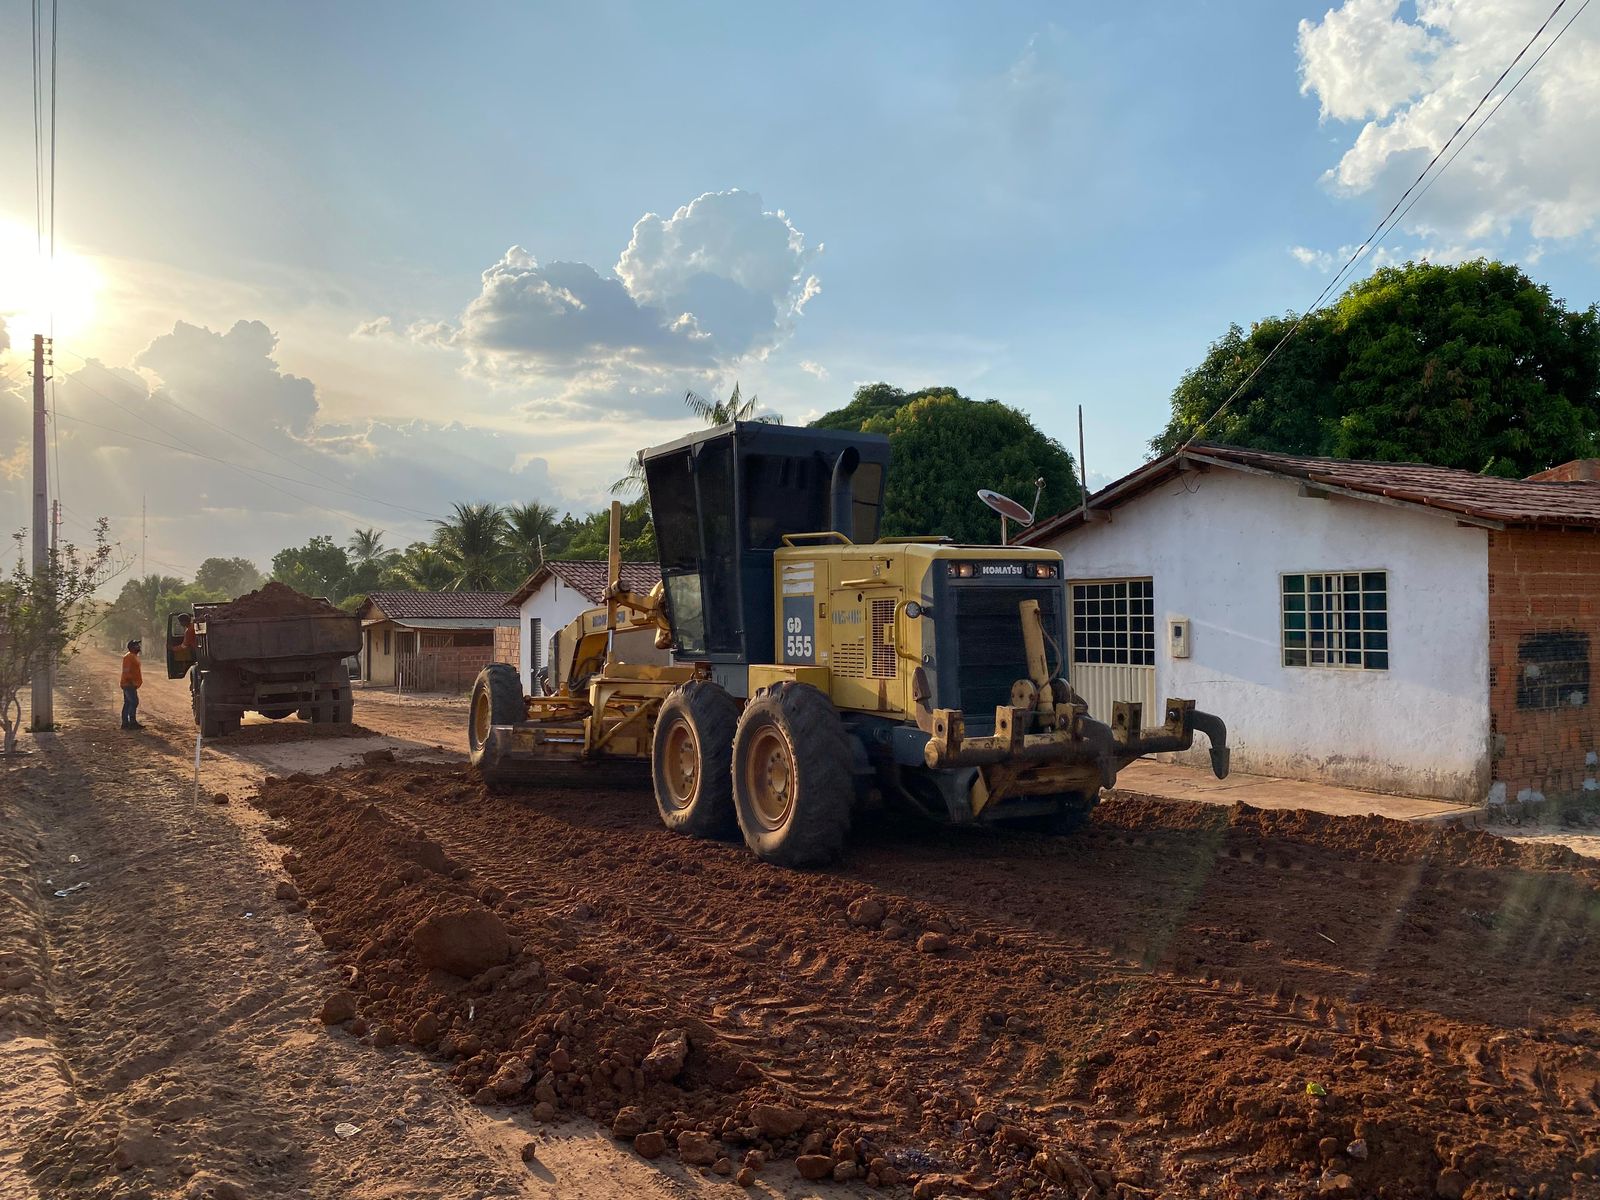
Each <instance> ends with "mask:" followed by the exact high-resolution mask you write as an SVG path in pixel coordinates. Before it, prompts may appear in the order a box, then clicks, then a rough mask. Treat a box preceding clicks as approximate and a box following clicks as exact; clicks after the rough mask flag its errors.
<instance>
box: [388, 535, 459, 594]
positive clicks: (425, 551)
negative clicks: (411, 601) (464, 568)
mask: <svg viewBox="0 0 1600 1200" xmlns="http://www.w3.org/2000/svg"><path fill="white" fill-rule="evenodd" d="M454 578H455V572H454V570H452V569H451V566H450V564H449V563H448V562H446V561H445V558H444V555H442V554H440V553H439V552H438V551H437V550H435V549H434V548H433V547H432V546H427V545H422V544H418V545H415V546H412V547H411V548H410V549H408V550H407V551H406V552H405V553H404V554H401V555H397V556H396V560H395V563H394V565H393V566H392V567H390V568H389V569H388V571H386V572H385V573H384V579H383V581H384V583H385V584H387V585H389V586H392V587H399V588H405V589H409V590H411V591H416V592H442V591H445V590H446V589H448V588H449V587H450V585H451V582H452V581H453V580H454Z"/></svg>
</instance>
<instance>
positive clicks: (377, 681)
mask: <svg viewBox="0 0 1600 1200" xmlns="http://www.w3.org/2000/svg"><path fill="white" fill-rule="evenodd" d="M509 599H510V593H508V592H371V593H369V594H368V595H367V597H366V599H364V600H363V601H362V602H361V607H360V608H359V609H358V610H357V612H358V614H359V615H360V617H361V651H362V653H361V662H362V668H363V678H365V680H366V681H367V682H368V683H370V684H373V685H377V686H384V687H394V688H398V689H399V690H400V691H407V692H439V691H445V692H458V691H465V690H466V689H467V688H470V687H471V686H472V681H473V680H474V679H476V678H477V677H478V672H479V671H481V670H482V669H483V668H484V667H485V666H486V665H487V664H489V663H490V662H493V661H494V660H495V637H496V632H497V631H508V632H510V633H512V634H515V632H516V627H517V613H516V610H515V609H514V608H511V607H510V606H508V604H507V603H506V602H507V600H509Z"/></svg>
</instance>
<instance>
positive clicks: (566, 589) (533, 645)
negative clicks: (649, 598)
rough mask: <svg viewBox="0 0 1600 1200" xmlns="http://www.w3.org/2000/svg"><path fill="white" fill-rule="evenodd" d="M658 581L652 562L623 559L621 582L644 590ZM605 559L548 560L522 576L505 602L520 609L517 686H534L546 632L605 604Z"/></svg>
mask: <svg viewBox="0 0 1600 1200" xmlns="http://www.w3.org/2000/svg"><path fill="white" fill-rule="evenodd" d="M660 582H661V568H660V566H658V565H657V564H656V563H638V562H625V563H623V564H622V584H623V586H624V587H625V588H627V589H628V590H629V591H630V592H638V593H640V594H644V593H646V592H648V591H649V590H650V589H651V588H653V587H655V585H656V584H658V583H660ZM605 594H606V564H605V562H604V561H600V560H594V559H577V560H574V561H571V562H547V563H545V564H544V566H542V567H540V568H539V569H538V570H537V571H535V572H534V573H533V574H532V575H530V576H528V578H527V579H526V580H524V581H523V584H522V586H521V587H519V588H518V589H517V590H516V591H515V592H513V593H512V594H511V599H510V600H509V601H508V603H509V604H510V605H511V606H512V607H513V608H515V609H516V610H517V612H518V614H519V626H518V630H519V633H518V647H519V648H518V660H519V666H520V670H521V673H522V690H523V691H524V692H525V693H531V692H532V691H533V677H534V675H536V674H537V673H538V671H539V668H540V667H542V666H543V665H544V656H545V653H546V647H547V645H548V643H549V641H550V636H551V635H552V634H553V633H555V632H556V631H557V630H559V629H562V628H564V627H565V626H566V625H567V624H569V623H570V622H572V621H573V620H575V619H577V618H578V617H579V616H581V615H582V614H583V613H584V612H586V611H588V610H589V609H591V608H594V607H595V606H596V605H599V604H604V603H605Z"/></svg>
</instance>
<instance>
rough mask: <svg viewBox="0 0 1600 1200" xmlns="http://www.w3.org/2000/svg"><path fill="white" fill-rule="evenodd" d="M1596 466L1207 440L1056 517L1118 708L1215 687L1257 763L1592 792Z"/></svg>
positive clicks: (1075, 637)
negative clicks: (1282, 449) (1324, 453)
mask: <svg viewBox="0 0 1600 1200" xmlns="http://www.w3.org/2000/svg"><path fill="white" fill-rule="evenodd" d="M1595 468H1596V464H1595V463H1594V462H1593V461H1588V460H1585V461H1583V462H1578V463H1568V464H1565V465H1563V466H1561V467H1557V468H1554V469H1552V470H1550V471H1547V472H1543V473H1541V474H1540V475H1538V476H1535V477H1534V478H1532V479H1526V480H1523V479H1501V478H1495V477H1491V476H1485V475H1477V474H1474V473H1472V472H1470V471H1459V470H1451V469H1449V468H1445V467H1435V466H1427V465H1421V464H1412V463H1388V462H1363V461H1350V460H1341V459H1325V458H1310V457H1302V456H1297V455H1287V454H1272V453H1266V452H1262V451H1256V450H1245V449H1239V448H1237V447H1232V446H1223V445H1217V444H1211V443H1202V442H1196V443H1192V444H1190V445H1189V446H1187V447H1185V448H1184V449H1183V450H1181V451H1179V452H1178V453H1175V454H1171V455H1168V456H1167V457H1165V458H1162V459H1159V460H1158V461H1156V462H1152V463H1149V464H1147V465H1146V466H1144V467H1141V468H1140V469H1139V470H1137V471H1134V472H1133V473H1132V474H1130V475H1127V476H1126V477H1124V478H1122V479H1119V480H1118V481H1116V482H1115V483H1113V484H1111V485H1110V486H1109V487H1106V488H1104V489H1102V490H1101V491H1099V492H1097V493H1095V494H1094V495H1093V496H1091V497H1089V499H1088V502H1087V503H1086V505H1084V506H1083V507H1080V508H1077V509H1073V510H1071V511H1070V512H1066V513H1062V514H1060V515H1058V516H1055V517H1052V518H1050V519H1048V520H1044V521H1040V522H1039V523H1038V524H1037V525H1035V526H1034V527H1033V528H1032V529H1030V530H1029V531H1028V532H1027V534H1026V535H1025V537H1024V539H1023V540H1025V541H1027V542H1029V543H1031V544H1034V545H1045V546H1051V547H1053V548H1055V549H1058V550H1059V551H1060V552H1061V554H1062V555H1063V557H1064V559H1065V564H1066V565H1065V574H1066V576H1067V582H1068V603H1069V605H1070V609H1071V614H1070V626H1069V627H1070V629H1071V637H1070V642H1071V644H1070V645H1069V646H1066V647H1063V648H1062V649H1063V651H1064V656H1065V658H1066V659H1067V665H1068V670H1069V673H1070V677H1071V679H1072V681H1073V684H1074V686H1075V687H1076V688H1077V690H1078V691H1079V692H1081V693H1082V694H1083V695H1084V697H1085V699H1087V700H1088V701H1089V703H1090V707H1091V710H1092V711H1093V712H1094V714H1095V715H1096V716H1098V717H1101V718H1102V719H1103V718H1105V717H1106V716H1107V715H1108V714H1109V711H1110V706H1111V704H1112V703H1113V702H1115V701H1117V700H1132V701H1139V702H1142V703H1143V704H1144V705H1145V711H1146V712H1147V713H1149V712H1155V713H1159V712H1160V709H1159V707H1157V705H1158V704H1159V702H1160V701H1161V700H1162V699H1163V698H1164V697H1166V696H1181V697H1185V698H1192V699H1194V700H1195V701H1196V702H1197V703H1198V704H1199V706H1200V707H1201V708H1204V709H1207V710H1209V711H1211V712H1215V713H1218V714H1220V715H1221V716H1222V717H1223V718H1224V719H1225V720H1226V721H1227V722H1228V727H1229V728H1228V733H1229V743H1230V744H1231V745H1232V746H1233V748H1234V749H1233V765H1234V767H1235V768H1236V769H1238V770H1241V771H1248V772H1253V773H1257V774H1265V775H1275V776H1281V777H1285V778H1293V779H1314V780H1321V781H1327V782H1331V783H1338V784H1343V785H1345V786H1350V787H1358V788H1369V789H1372V790H1375V791H1385V792H1397V793H1408V794H1412V795H1419V796H1433V797H1439V798H1443V799H1449V800H1457V801H1463V802H1473V803H1482V802H1484V801H1485V800H1489V801H1490V802H1495V801H1504V800H1508V799H1509V800H1514V799H1519V798H1520V799H1522V800H1530V799H1536V798H1543V797H1547V796H1548V797H1553V796H1557V795H1564V794H1571V793H1576V792H1580V791H1585V790H1587V791H1594V790H1596V788H1597V785H1596V777H1597V770H1596V755H1597V752H1600V705H1597V704H1596V702H1595V700H1594V698H1593V692H1592V682H1593V666H1592V656H1593V654H1594V652H1595V649H1596V647H1597V645H1600V482H1597V481H1596V480H1597V472H1596V469H1595Z"/></svg>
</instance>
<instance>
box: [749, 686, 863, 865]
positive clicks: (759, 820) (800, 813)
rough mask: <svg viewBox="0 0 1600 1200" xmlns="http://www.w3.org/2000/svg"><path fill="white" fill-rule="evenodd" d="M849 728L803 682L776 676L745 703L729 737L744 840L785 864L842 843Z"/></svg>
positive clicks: (848, 796)
mask: <svg viewBox="0 0 1600 1200" xmlns="http://www.w3.org/2000/svg"><path fill="white" fill-rule="evenodd" d="M851 749H852V748H851V745H850V735H849V733H847V732H846V731H845V727H844V723H843V722H842V721H840V720H839V714H838V711H837V710H835V708H834V707H833V702H832V701H831V700H829V699H828V697H827V696H825V695H823V694H822V692H820V691H818V690H817V689H816V688H814V687H812V686H810V685H809V684H803V683H779V684H774V685H773V686H772V687H769V688H765V689H763V690H762V691H760V692H758V693H757V694H756V696H755V698H754V699H752V700H751V701H750V703H749V704H747V705H745V709H744V712H743V714H742V715H741V716H740V717H739V729H738V732H737V733H735V734H734V738H733V802H734V809H735V811H736V812H737V813H738V817H739V828H740V830H741V831H742V832H743V833H744V840H745V845H747V846H749V847H750V849H751V850H753V851H755V852H756V854H757V855H758V856H759V857H761V858H763V859H765V860H767V861H768V862H774V863H778V864H780V865H782V866H786V867H803V866H812V865H816V864H819V863H827V862H831V861H833V860H834V859H836V858H838V857H839V855H840V854H841V853H842V852H843V850H844V843H845V838H846V836H847V835H848V834H849V832H850V812H851V808H852V806H853V804H854V802H855V784H854V781H853V779H852V778H851V771H850V764H851V759H852V754H851Z"/></svg>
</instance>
